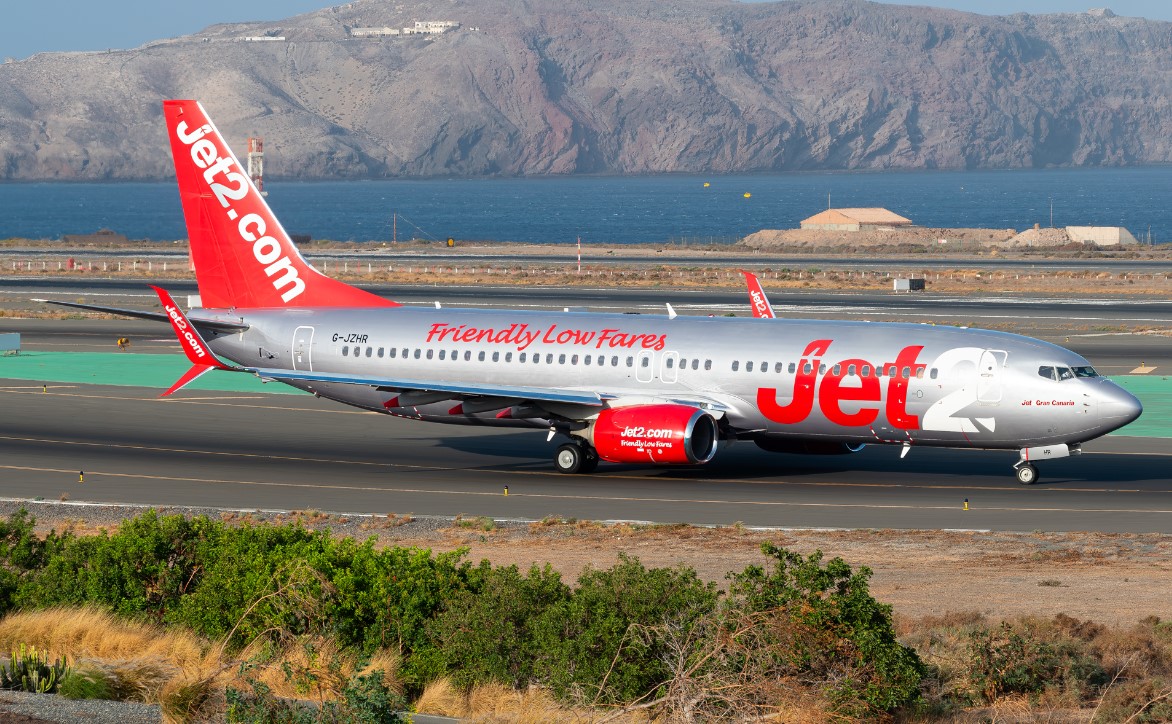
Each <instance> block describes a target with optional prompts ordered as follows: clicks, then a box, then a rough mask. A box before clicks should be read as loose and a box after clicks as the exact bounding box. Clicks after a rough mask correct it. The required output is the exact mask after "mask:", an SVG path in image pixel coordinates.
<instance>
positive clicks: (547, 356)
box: [545, 352, 553, 365]
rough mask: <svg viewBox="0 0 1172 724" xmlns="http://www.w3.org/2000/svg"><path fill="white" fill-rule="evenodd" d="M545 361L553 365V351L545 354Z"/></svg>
mask: <svg viewBox="0 0 1172 724" xmlns="http://www.w3.org/2000/svg"><path fill="white" fill-rule="evenodd" d="M545 363H546V364H547V365H551V364H553V353H552V352H550V353H549V354H547V355H545Z"/></svg>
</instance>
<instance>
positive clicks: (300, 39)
mask: <svg viewBox="0 0 1172 724" xmlns="http://www.w3.org/2000/svg"><path fill="white" fill-rule="evenodd" d="M429 20H450V21H455V22H458V23H459V24H460V26H459V27H458V28H456V29H454V30H449V31H448V32H445V33H443V34H440V35H433V36H421V35H406V36H404V35H400V36H393V37H380V38H372V37H355V34H354V29H356V28H372V27H374V28H381V27H388V28H401V27H410V26H412V24H413V23H414V22H415V21H429ZM249 37H252V38H255V37H268V38H270V39H269V40H263V41H260V40H254V41H246V40H245V38H249ZM277 38H280V39H277ZM169 97H192V98H197V99H199V100H201V101H202V102H203V103H204V105H205V106H206V107H207V108H208V111H209V112H210V113H211V115H212V117H213V118H214V119H216V122H217V124H218V125H219V127H220V130H221V131H223V132H224V133H225V134H226V135H227V136H228V137H229V138H232V139H236V142H237V143H238V145H237V148H238V154H240V155H242V151H243V149H242V147H243V145H244V139H245V138H246V137H247V136H250V135H263V136H264V137H265V138H266V142H267V148H266V152H267V154H266V166H267V172H268V173H269V174H270V175H271V176H278V177H297V178H324V177H331V178H334V177H380V176H434V175H492V174H505V175H512V174H568V173H620V174H628V173H649V172H675V171H681V172H682V171H696V172H699V171H704V172H733V171H780V170H785V171H791V170H809V169H889V168H909V169H912V168H915V169H919V168H1017V167H1039V166H1051V165H1073V166H1083V165H1125V164H1157V163H1169V162H1172V107H1170V99H1172V23H1166V22H1156V21H1148V20H1142V19H1135V18H1122V17H1116V16H1114V15H1113V14H1112V13H1111V12H1110V11H1105V10H1099V11H1090V12H1087V13H1080V14H1063V15H1037V16H1031V15H1026V14H1018V15H1011V16H1007V17H987V16H981V15H974V14H969V13H962V12H955V11H949V10H939V9H932V8H925V7H905V6H896V5H887V4H878V3H871V2H862V1H861V0H789V1H785V2H773V3H753V4H746V3H740V2H736V1H734V0H355V2H351V3H348V4H346V5H341V6H338V7H334V8H329V9H326V10H322V11H319V12H314V13H310V14H306V15H301V16H298V17H294V18H290V19H288V20H286V21H282V22H279V23H245V24H233V25H218V26H213V27H210V28H207V29H206V30H204V31H203V32H200V33H197V34H195V35H191V36H185V37H181V38H173V39H168V40H162V41H158V42H154V43H149V44H147V45H145V46H143V47H139V48H135V49H132V50H111V51H106V52H97V53H43V54H39V55H36V56H33V57H31V58H28V59H25V60H20V61H9V62H6V63H4V64H3V65H0V179H9V180H25V179H82V180H97V179H130V178H162V177H165V176H168V175H169V174H170V173H171V171H170V160H169V147H168V145H167V142H166V138H165V133H164V128H163V122H162V112H161V108H160V101H161V100H162V99H164V98H169Z"/></svg>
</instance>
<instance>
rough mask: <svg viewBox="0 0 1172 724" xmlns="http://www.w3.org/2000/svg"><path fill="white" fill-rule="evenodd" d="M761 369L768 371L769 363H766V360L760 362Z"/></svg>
mask: <svg viewBox="0 0 1172 724" xmlns="http://www.w3.org/2000/svg"><path fill="white" fill-rule="evenodd" d="M761 371H762V372H768V371H769V363H768V362H762V363H761Z"/></svg>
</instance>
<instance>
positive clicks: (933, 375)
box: [928, 367, 939, 379]
mask: <svg viewBox="0 0 1172 724" xmlns="http://www.w3.org/2000/svg"><path fill="white" fill-rule="evenodd" d="M937 374H939V370H937V369H936V368H935V367H933V368H932V370H931V371H930V372H929V373H928V376H929V377H931V378H932V379H936V375H937Z"/></svg>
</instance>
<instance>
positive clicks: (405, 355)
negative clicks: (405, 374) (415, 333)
mask: <svg viewBox="0 0 1172 724" xmlns="http://www.w3.org/2000/svg"><path fill="white" fill-rule="evenodd" d="M410 351H411V350H409V349H407V348H406V347H404V348H403V359H407V355H408V353H409V352H410Z"/></svg>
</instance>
